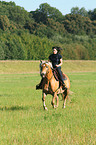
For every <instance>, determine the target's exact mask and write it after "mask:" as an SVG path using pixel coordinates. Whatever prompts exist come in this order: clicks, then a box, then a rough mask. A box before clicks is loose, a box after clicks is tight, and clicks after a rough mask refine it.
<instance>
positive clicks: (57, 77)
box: [52, 68, 67, 81]
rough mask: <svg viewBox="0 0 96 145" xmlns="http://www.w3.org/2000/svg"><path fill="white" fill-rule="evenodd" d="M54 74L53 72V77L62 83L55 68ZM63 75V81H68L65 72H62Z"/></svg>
mask: <svg viewBox="0 0 96 145" xmlns="http://www.w3.org/2000/svg"><path fill="white" fill-rule="evenodd" d="M52 72H53V75H54V77H55V79H56V80H57V81H60V80H59V75H58V72H57V70H56V68H53V69H52ZM62 75H63V80H66V79H67V78H66V76H65V74H64V73H63V72H62Z"/></svg>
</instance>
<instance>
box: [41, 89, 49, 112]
mask: <svg viewBox="0 0 96 145" xmlns="http://www.w3.org/2000/svg"><path fill="white" fill-rule="evenodd" d="M45 97H46V94H45V93H44V92H42V101H43V107H44V109H45V110H48V109H47V107H46V104H45Z"/></svg>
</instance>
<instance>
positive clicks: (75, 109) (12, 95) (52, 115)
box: [0, 61, 96, 145]
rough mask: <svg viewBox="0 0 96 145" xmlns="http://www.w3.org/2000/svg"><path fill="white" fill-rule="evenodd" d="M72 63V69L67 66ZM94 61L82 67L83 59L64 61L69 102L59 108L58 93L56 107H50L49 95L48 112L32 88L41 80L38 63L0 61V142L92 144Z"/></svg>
mask: <svg viewBox="0 0 96 145" xmlns="http://www.w3.org/2000/svg"><path fill="white" fill-rule="evenodd" d="M66 63H67V66H66ZM71 63H72V64H73V66H74V67H73V68H74V70H72V67H71V68H70V67H69V69H68V66H70V64H71ZM93 63H94V64H95V63H96V62H95V61H86V64H87V65H86V67H85V61H84V62H83V61H77V62H76V61H75V62H74V61H73V62H70V61H66V62H65V66H66V67H64V66H63V69H65V70H66V72H67V75H68V76H69V78H70V80H71V91H73V92H74V93H73V94H72V95H71V96H70V98H71V102H69V101H67V104H66V108H65V109H62V105H63V102H62V101H61V100H62V98H61V96H60V98H59V107H58V108H57V109H53V108H52V106H51V100H52V97H51V96H50V95H48V96H47V97H46V105H47V107H48V111H44V110H43V104H42V92H41V91H40V90H38V91H36V90H35V86H36V84H38V83H39V81H40V75H39V73H38V72H39V68H38V66H39V62H30V61H29V62H28V61H12V62H11V61H7V62H6V61H5V62H0V72H1V73H0V145H35V144H36V145H41V144H42V145H44V144H48V145H53V144H54V145H70V144H71V145H95V144H96V71H95V70H96V68H95V67H96V65H95V67H94V64H93ZM77 64H78V65H79V67H80V68H78V70H77ZM88 64H89V66H90V67H91V68H89V67H88ZM91 64H92V65H91ZM4 65H5V66H6V67H5V68H4ZM6 68H7V69H6ZM25 68H26V69H25ZM84 68H85V70H84V71H83V69H84ZM70 70H71V71H70ZM27 72H28V73H27Z"/></svg>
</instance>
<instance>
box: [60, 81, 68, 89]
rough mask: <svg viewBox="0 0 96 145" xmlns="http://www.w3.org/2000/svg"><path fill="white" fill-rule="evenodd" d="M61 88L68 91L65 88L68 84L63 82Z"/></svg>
mask: <svg viewBox="0 0 96 145" xmlns="http://www.w3.org/2000/svg"><path fill="white" fill-rule="evenodd" d="M61 86H62V89H63V90H66V89H67V88H66V87H65V86H66V84H65V83H64V82H61Z"/></svg>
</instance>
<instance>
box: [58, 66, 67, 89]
mask: <svg viewBox="0 0 96 145" xmlns="http://www.w3.org/2000/svg"><path fill="white" fill-rule="evenodd" d="M56 69H57V71H58V75H59V79H60V81H61V83H62V87H63V89H66V87H65V83H64V80H63V75H62V71H61V67H57V68H56Z"/></svg>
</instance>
